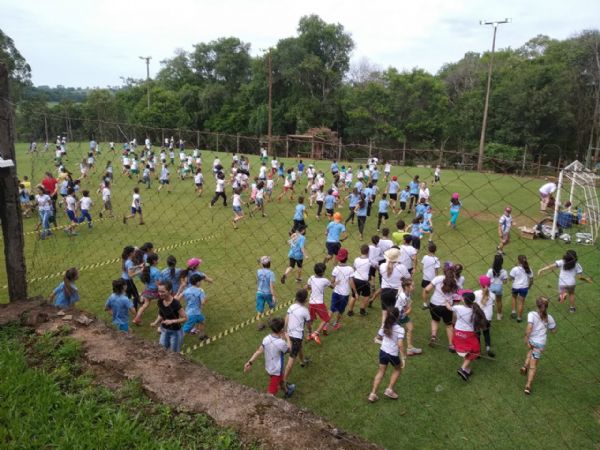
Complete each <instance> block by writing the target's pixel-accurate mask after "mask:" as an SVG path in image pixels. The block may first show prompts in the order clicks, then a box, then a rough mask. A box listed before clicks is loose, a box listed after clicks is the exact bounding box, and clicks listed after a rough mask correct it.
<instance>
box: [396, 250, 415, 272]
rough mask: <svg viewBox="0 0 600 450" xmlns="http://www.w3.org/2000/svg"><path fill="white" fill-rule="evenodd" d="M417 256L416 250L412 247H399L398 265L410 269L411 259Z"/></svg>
mask: <svg viewBox="0 0 600 450" xmlns="http://www.w3.org/2000/svg"><path fill="white" fill-rule="evenodd" d="M416 254H417V249H416V248H414V247H413V246H412V245H404V244H402V245H401V246H400V259H399V261H400V263H401V264H404V266H405V267H406V268H407V269H412V266H413V257H414V256H415V255H416Z"/></svg>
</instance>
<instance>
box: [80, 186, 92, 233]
mask: <svg viewBox="0 0 600 450" xmlns="http://www.w3.org/2000/svg"><path fill="white" fill-rule="evenodd" d="M92 204H93V202H92V199H91V198H90V191H87V190H86V191H82V192H81V199H80V200H79V209H80V210H81V217H80V218H79V219H77V221H78V222H79V223H83V222H84V221H86V220H87V223H88V228H92V216H91V215H90V208H91V207H92Z"/></svg>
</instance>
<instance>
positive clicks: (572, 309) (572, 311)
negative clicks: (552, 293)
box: [569, 306, 577, 313]
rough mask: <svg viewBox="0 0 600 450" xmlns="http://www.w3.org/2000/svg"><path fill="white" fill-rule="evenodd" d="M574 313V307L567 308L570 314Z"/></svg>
mask: <svg viewBox="0 0 600 450" xmlns="http://www.w3.org/2000/svg"><path fill="white" fill-rule="evenodd" d="M575 311H577V308H575V307H574V306H571V307H570V308H569V312H570V313H574V312H575Z"/></svg>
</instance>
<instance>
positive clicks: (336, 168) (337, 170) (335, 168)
mask: <svg viewBox="0 0 600 450" xmlns="http://www.w3.org/2000/svg"><path fill="white" fill-rule="evenodd" d="M331 171H332V172H339V169H338V165H337V163H332V164H331Z"/></svg>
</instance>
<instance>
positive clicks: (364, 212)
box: [356, 199, 369, 217]
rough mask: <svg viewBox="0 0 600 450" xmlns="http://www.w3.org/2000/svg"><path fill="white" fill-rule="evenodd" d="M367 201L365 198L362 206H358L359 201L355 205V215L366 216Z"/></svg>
mask: <svg viewBox="0 0 600 450" xmlns="http://www.w3.org/2000/svg"><path fill="white" fill-rule="evenodd" d="M368 203H369V202H367V200H366V199H365V203H364V205H363V207H362V208H361V207H360V203H359V204H358V205H356V207H357V208H358V212H357V213H356V215H357V216H358V217H366V216H367V207H368Z"/></svg>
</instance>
